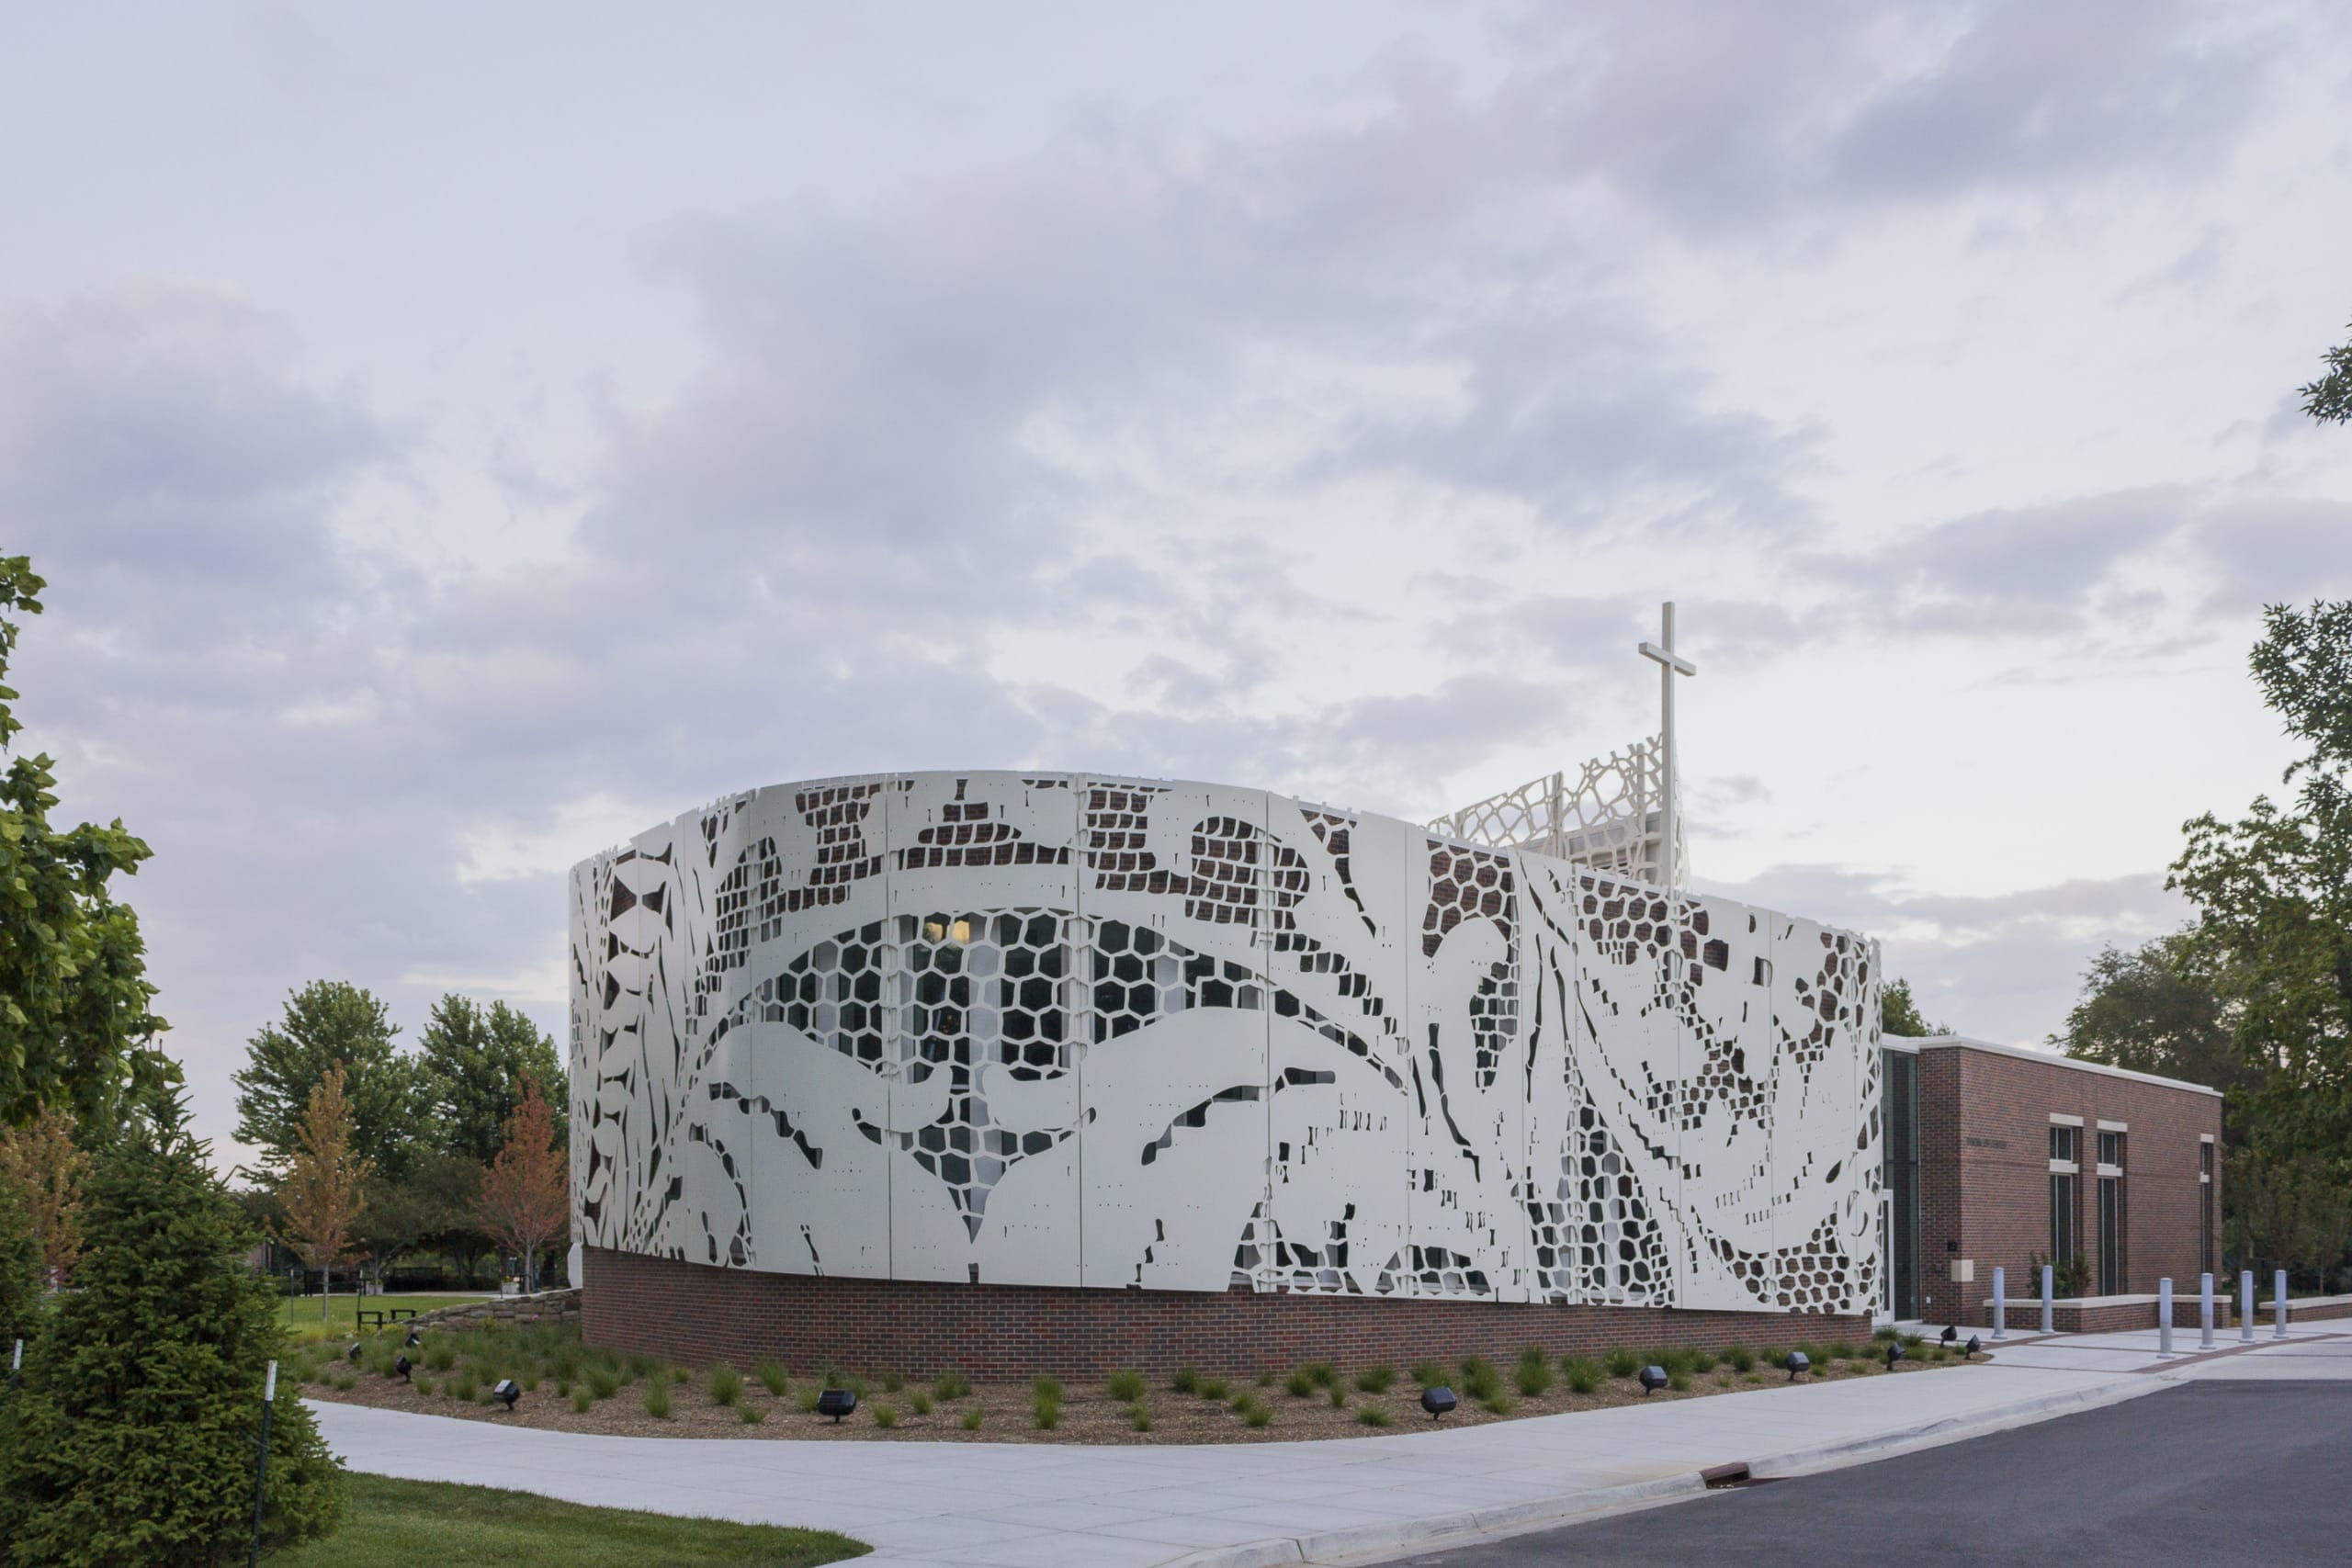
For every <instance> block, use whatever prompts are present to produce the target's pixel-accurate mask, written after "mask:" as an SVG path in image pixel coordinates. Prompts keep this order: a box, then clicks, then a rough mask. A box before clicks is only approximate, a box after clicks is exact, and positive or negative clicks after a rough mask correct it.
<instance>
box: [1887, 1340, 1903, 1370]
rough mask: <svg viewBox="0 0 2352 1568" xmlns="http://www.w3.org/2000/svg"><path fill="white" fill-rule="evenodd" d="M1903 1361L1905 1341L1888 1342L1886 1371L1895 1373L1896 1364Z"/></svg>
mask: <svg viewBox="0 0 2352 1568" xmlns="http://www.w3.org/2000/svg"><path fill="white" fill-rule="evenodd" d="M1901 1359H1903V1341H1902V1340H1900V1339H1890V1340H1888V1341H1887V1342H1886V1370H1887V1371H1890V1372H1891V1371H1894V1363H1895V1362H1897V1361H1899V1360H1901Z"/></svg>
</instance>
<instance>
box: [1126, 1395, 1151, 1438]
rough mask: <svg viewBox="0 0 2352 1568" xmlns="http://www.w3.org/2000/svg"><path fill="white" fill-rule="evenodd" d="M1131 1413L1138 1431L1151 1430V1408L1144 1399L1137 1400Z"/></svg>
mask: <svg viewBox="0 0 2352 1568" xmlns="http://www.w3.org/2000/svg"><path fill="white" fill-rule="evenodd" d="M1129 1415H1130V1418H1131V1419H1132V1420H1133V1422H1134V1424H1135V1429H1136V1431H1138V1432H1148V1431H1150V1430H1151V1409H1150V1407H1149V1406H1148V1405H1147V1404H1144V1403H1143V1401H1141V1400H1137V1401H1136V1404H1135V1407H1134V1409H1133V1410H1132V1411H1131V1412H1130V1413H1129Z"/></svg>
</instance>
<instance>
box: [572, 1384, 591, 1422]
mask: <svg viewBox="0 0 2352 1568" xmlns="http://www.w3.org/2000/svg"><path fill="white" fill-rule="evenodd" d="M595 1407H596V1401H595V1399H594V1397H593V1396H592V1395H591V1394H590V1393H588V1390H587V1389H586V1388H585V1387H582V1388H575V1389H573V1390H572V1391H571V1408H572V1409H573V1410H574V1411H575V1412H577V1413H578V1414H580V1415H582V1416H585V1415H587V1414H588V1412H589V1411H591V1410H593V1409H594V1408H595Z"/></svg>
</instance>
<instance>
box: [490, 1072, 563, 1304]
mask: <svg viewBox="0 0 2352 1568" xmlns="http://www.w3.org/2000/svg"><path fill="white" fill-rule="evenodd" d="M554 1122H555V1118H554V1113H553V1112H552V1111H549V1110H548V1102H547V1100H545V1099H543V1098H542V1097H541V1096H540V1093H539V1086H538V1081H537V1079H536V1078H526V1079H525V1080H524V1090H523V1100H522V1103H521V1104H519V1105H517V1106H516V1107H515V1114H514V1115H512V1116H510V1117H508V1118H507V1119H506V1136H505V1139H504V1142H503V1145H501V1146H500V1148H499V1151H498V1157H497V1158H495V1159H493V1160H492V1161H491V1162H490V1166H489V1168H488V1169H486V1170H484V1171H483V1172H482V1178H481V1197H480V1198H478V1199H476V1200H475V1202H474V1212H475V1213H476V1214H478V1215H479V1216H480V1217H481V1227H482V1231H483V1234H485V1235H488V1236H490V1238H491V1239H492V1240H493V1241H495V1242H497V1243H498V1244H499V1246H501V1247H503V1248H505V1249H506V1250H507V1251H509V1252H514V1253H517V1254H520V1255H521V1257H522V1258H523V1271H524V1288H525V1289H526V1290H537V1288H538V1258H539V1253H540V1251H541V1250H542V1249H544V1248H545V1247H548V1246H549V1245H551V1244H552V1243H554V1242H555V1241H556V1240H557V1239H558V1238H559V1237H560V1236H561V1235H562V1234H563V1229H564V1224H565V1222H566V1221H567V1220H568V1219H569V1217H570V1213H571V1187H570V1179H571V1178H570V1170H569V1168H568V1166H567V1163H566V1161H565V1159H564V1157H563V1155H562V1153H561V1151H560V1150H559V1149H557V1147H556V1146H555V1125H554Z"/></svg>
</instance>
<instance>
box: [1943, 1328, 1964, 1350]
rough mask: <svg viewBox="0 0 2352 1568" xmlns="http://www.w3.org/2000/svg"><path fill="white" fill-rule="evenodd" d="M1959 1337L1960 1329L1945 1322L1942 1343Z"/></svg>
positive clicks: (1948, 1342) (1947, 1342)
mask: <svg viewBox="0 0 2352 1568" xmlns="http://www.w3.org/2000/svg"><path fill="white" fill-rule="evenodd" d="M1959 1337H1960V1330H1959V1329H1957V1328H1954V1327H1952V1326H1951V1325H1949V1324H1947V1325H1944V1343H1945V1344H1947V1345H1949V1344H1951V1342H1952V1341H1953V1340H1955V1339H1957V1338H1959Z"/></svg>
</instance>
